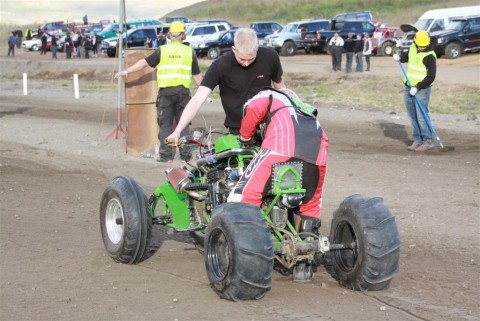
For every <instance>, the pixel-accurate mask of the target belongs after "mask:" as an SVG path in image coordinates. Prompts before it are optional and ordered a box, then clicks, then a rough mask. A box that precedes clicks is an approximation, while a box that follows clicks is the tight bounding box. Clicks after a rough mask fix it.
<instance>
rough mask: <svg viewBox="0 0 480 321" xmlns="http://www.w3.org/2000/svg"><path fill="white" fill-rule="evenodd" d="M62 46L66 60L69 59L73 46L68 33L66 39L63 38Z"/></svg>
mask: <svg viewBox="0 0 480 321" xmlns="http://www.w3.org/2000/svg"><path fill="white" fill-rule="evenodd" d="M64 46H65V55H66V57H67V59H71V58H72V51H73V49H74V45H73V40H72V35H71V34H70V32H69V33H68V34H67V37H66V38H65V45H64Z"/></svg>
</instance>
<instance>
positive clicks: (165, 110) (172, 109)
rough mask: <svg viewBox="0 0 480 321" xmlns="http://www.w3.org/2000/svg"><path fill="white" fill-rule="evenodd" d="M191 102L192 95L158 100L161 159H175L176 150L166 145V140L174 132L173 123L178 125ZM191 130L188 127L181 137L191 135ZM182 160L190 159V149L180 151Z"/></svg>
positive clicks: (180, 95) (184, 148) (165, 97)
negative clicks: (184, 110)
mask: <svg viewBox="0 0 480 321" xmlns="http://www.w3.org/2000/svg"><path fill="white" fill-rule="evenodd" d="M189 101H190V94H187V93H185V94H177V95H169V96H166V95H161V94H160V93H159V95H158V98H157V123H158V127H159V132H158V140H159V141H160V158H163V159H173V158H174V157H175V148H172V147H170V146H168V145H166V144H165V138H167V137H168V135H170V134H171V133H172V132H173V121H174V120H175V123H178V121H179V120H180V117H181V116H182V113H183V109H184V108H185V106H186V105H187V104H188V102H189ZM189 133H190V130H189V127H188V126H187V127H186V128H185V129H184V130H183V131H182V132H181V134H180V136H187V135H189ZM180 158H182V159H185V158H190V148H188V147H183V148H181V149H180Z"/></svg>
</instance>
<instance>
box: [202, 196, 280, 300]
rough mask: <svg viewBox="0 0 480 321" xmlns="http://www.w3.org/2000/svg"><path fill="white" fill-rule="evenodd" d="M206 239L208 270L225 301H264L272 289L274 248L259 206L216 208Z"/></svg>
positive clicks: (211, 282) (244, 205) (241, 204)
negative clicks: (263, 298)
mask: <svg viewBox="0 0 480 321" xmlns="http://www.w3.org/2000/svg"><path fill="white" fill-rule="evenodd" d="M212 217H213V218H212V220H211V221H210V223H209V225H208V227H207V230H206V236H205V266H206V268H207V274H208V278H209V280H210V284H211V286H212V288H213V289H214V290H215V292H216V293H217V294H218V296H219V297H220V298H222V299H227V300H232V301H238V300H253V299H260V298H262V297H263V296H264V295H265V293H266V292H267V291H268V290H270V288H271V286H272V274H273V261H274V258H275V256H274V254H273V245H272V240H271V234H270V231H269V228H268V225H267V222H266V220H265V218H264V217H263V216H262V215H261V213H260V209H259V208H258V207H256V206H253V205H250V204H244V203H224V204H221V205H219V206H217V207H216V208H215V209H214V211H213V215H212Z"/></svg>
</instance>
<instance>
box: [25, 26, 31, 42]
mask: <svg viewBox="0 0 480 321" xmlns="http://www.w3.org/2000/svg"><path fill="white" fill-rule="evenodd" d="M25 39H26V40H32V30H30V28H27V29H26V30H25Z"/></svg>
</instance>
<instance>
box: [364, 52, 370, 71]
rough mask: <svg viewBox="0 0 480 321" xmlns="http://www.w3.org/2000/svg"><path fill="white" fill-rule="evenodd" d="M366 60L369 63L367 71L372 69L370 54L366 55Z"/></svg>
mask: <svg viewBox="0 0 480 321" xmlns="http://www.w3.org/2000/svg"><path fill="white" fill-rule="evenodd" d="M365 62H366V63H367V69H365V70H366V71H370V55H365Z"/></svg>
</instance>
